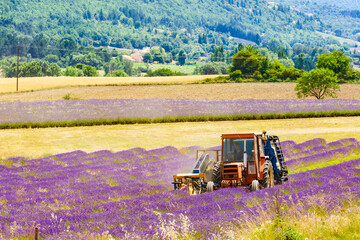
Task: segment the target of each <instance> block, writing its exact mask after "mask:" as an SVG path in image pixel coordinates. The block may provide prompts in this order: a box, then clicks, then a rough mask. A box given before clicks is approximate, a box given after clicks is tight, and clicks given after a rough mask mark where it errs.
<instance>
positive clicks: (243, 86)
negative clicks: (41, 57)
mask: <svg viewBox="0 0 360 240" xmlns="http://www.w3.org/2000/svg"><path fill="white" fill-rule="evenodd" d="M194 77H195V76H194ZM105 79H106V80H107V79H108V78H105ZM110 79H111V78H110ZM138 79H145V80H146V79H149V78H138ZM156 79H157V78H155V79H154V81H155V80H156ZM176 79H181V78H176V77H175V78H174V80H172V81H175V80H176ZM193 80H194V79H192V78H184V80H183V81H184V82H185V81H189V82H191V81H193ZM1 81H2V80H1ZM35 81H36V80H35ZM49 81H50V79H49ZM129 81H130V80H129ZM159 81H160V80H159ZM166 81H167V80H166ZM169 81H170V80H169ZM110 82H111V81H110ZM110 82H108V83H110ZM143 83H144V82H143ZM88 84H90V82H88ZM295 85H296V83H223V84H181V85H132V86H82V87H65V88H56V89H46V90H39V91H34V92H19V93H0V101H9V100H23V101H34V100H57V99H62V98H63V97H64V96H65V95H67V94H70V96H71V97H72V98H79V99H121V98H126V99H129V98H137V99H139V98H140V99H144V98H172V99H174V98H175V99H176V98H189V99H199V98H207V99H249V98H253V99H296V98H297V96H296V93H295V91H294V87H295ZM39 86H40V85H39ZM59 86H60V85H59ZM0 87H1V85H0ZM29 87H30V86H29ZM34 89H36V87H34ZM1 91H2V90H0V92H1ZM338 97H339V98H341V99H358V98H359V97H360V84H342V85H341V91H340V92H339V93H338Z"/></svg>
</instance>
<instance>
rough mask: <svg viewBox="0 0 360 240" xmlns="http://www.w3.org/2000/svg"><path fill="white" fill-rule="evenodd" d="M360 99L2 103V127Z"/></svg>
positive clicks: (306, 106) (323, 106)
mask: <svg viewBox="0 0 360 240" xmlns="http://www.w3.org/2000/svg"><path fill="white" fill-rule="evenodd" d="M359 109H360V100H359V99H352V100H349V99H324V100H311V99H286V100H283V99H273V100H271V99H270V100H267V99H264V100H258V99H247V100H214V99H197V100H194V99H111V100H110V99H109V100H100V99H92V100H68V101H64V100H57V101H34V102H23V101H10V102H8V101H2V102H0V123H15V122H47V121H66V120H91V119H115V118H155V117H166V116H200V115H224V114H246V113H249V114H259V113H285V112H309V111H330V110H359Z"/></svg>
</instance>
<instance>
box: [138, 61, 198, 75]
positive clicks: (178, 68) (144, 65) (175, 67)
mask: <svg viewBox="0 0 360 240" xmlns="http://www.w3.org/2000/svg"><path fill="white" fill-rule="evenodd" d="M196 66H201V63H197V64H196V65H184V66H180V65H176V64H160V63H134V68H139V67H141V68H145V69H149V70H152V71H155V70H157V69H160V68H169V69H170V70H172V71H177V72H182V73H185V74H188V75H191V74H193V72H194V70H195V68H196Z"/></svg>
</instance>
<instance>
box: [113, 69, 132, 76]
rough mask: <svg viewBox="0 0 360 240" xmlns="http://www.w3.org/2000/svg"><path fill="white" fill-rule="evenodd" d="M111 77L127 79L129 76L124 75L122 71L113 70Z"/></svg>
mask: <svg viewBox="0 0 360 240" xmlns="http://www.w3.org/2000/svg"><path fill="white" fill-rule="evenodd" d="M111 76H112V77H128V76H129V75H127V74H126V72H124V71H123V70H115V71H113V72H112V74H111Z"/></svg>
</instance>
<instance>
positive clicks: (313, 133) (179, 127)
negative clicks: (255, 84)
mask: <svg viewBox="0 0 360 240" xmlns="http://www.w3.org/2000/svg"><path fill="white" fill-rule="evenodd" d="M263 129H266V130H268V133H269V134H276V135H278V136H279V137H280V139H281V140H290V139H291V140H294V141H296V142H302V141H306V140H309V139H313V138H316V137H322V138H325V139H326V140H327V141H334V140H338V139H341V138H347V137H354V138H357V139H358V140H359V139H360V117H346V118H309V119H285V120H254V121H234V122H196V123H163V124H135V125H113V126H94V127H73V128H46V129H15V130H2V131H1V132H0V143H1V144H0V152H1V156H0V158H8V157H14V156H29V157H42V156H45V155H49V154H56V153H63V152H69V151H74V150H83V151H85V152H93V151H97V150H104V149H106V150H112V151H119V150H124V149H129V148H133V147H143V148H146V149H153V148H158V147H164V146H167V145H172V146H175V147H178V148H181V147H186V146H192V145H196V146H201V147H211V146H217V145H220V136H221V134H222V133H234V132H261V131H262V130H263Z"/></svg>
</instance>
